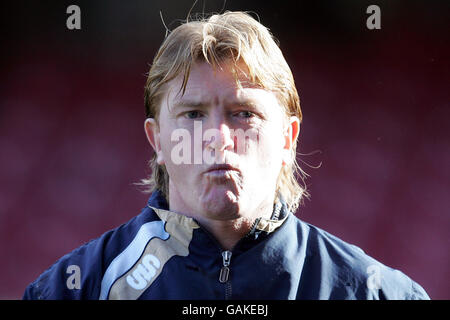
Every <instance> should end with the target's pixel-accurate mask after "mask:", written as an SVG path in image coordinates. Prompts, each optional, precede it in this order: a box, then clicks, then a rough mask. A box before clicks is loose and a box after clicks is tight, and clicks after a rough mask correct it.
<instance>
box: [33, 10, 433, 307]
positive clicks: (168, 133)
mask: <svg viewBox="0 0 450 320" xmlns="http://www.w3.org/2000/svg"><path fill="white" fill-rule="evenodd" d="M145 105H146V109H147V117H148V118H147V120H146V121H145V132H146V135H147V138H148V140H149V142H150V144H151V146H152V147H153V149H154V151H155V153H154V157H153V159H152V161H151V164H152V169H153V170H152V176H151V177H150V179H148V180H144V184H148V185H149V187H150V191H152V195H151V197H150V200H149V202H148V205H147V207H145V208H144V209H143V210H142V212H141V213H140V214H139V215H138V216H136V217H135V218H133V219H132V220H130V221H129V222H128V223H126V224H124V225H122V226H120V227H118V228H116V229H114V230H111V231H109V232H107V233H105V234H104V235H102V236H101V237H100V238H98V239H96V240H93V241H91V242H89V243H87V244H85V245H84V246H82V247H80V248H78V249H76V250H75V251H73V252H72V253H69V254H68V255H66V256H64V257H62V258H61V259H60V260H59V261H57V262H56V263H55V264H54V265H53V266H52V267H50V268H49V269H48V270H47V271H45V272H44V273H43V274H42V275H41V276H40V277H39V278H38V279H37V280H36V281H34V282H33V283H32V284H31V285H30V286H29V287H28V288H27V289H26V291H25V294H24V298H25V299H428V296H427V294H426V293H425V291H424V290H423V289H422V288H421V287H420V286H419V285H418V284H417V283H415V282H414V281H412V280H411V279H410V278H408V277H407V276H406V275H404V274H403V273H401V272H400V271H396V270H393V269H391V268H389V267H387V266H384V265H383V264H381V263H379V262H377V261H376V260H374V259H372V258H371V257H369V256H367V255H366V254H364V252H363V251H362V250H361V249H359V248H357V247H355V246H352V245H350V244H347V243H345V242H343V241H342V240H339V239H337V238H336V237H334V236H332V235H330V234H328V233H326V232H325V231H323V230H321V229H319V228H316V227H314V226H312V225H309V224H307V223H304V222H302V221H300V220H299V219H298V218H296V217H295V216H294V215H293V212H295V210H296V208H297V207H298V205H299V202H300V201H301V200H302V197H304V196H305V195H306V193H305V190H304V188H302V187H301V185H300V184H299V183H298V182H297V180H296V175H295V174H296V173H297V172H298V171H299V168H298V165H297V163H296V160H295V155H296V153H295V150H296V141H297V137H298V134H299V130H300V121H301V119H302V114H301V109H300V103H299V97H298V94H297V90H296V88H295V84H294V79H293V76H292V73H291V71H290V69H289V66H288V65H287V63H286V61H285V59H284V57H283V55H282V53H281V51H280V49H279V48H278V46H277V45H276V43H275V42H274V40H273V38H272V36H271V34H270V33H269V32H268V30H267V29H266V28H265V27H264V26H262V25H261V24H260V23H258V22H257V21H256V20H254V19H253V18H252V17H250V16H249V15H247V14H246V13H243V12H226V13H224V14H221V15H213V16H211V17H210V18H209V19H207V20H201V21H191V22H187V23H185V24H183V25H181V26H179V27H178V28H176V29H175V30H173V31H172V32H171V33H170V34H169V35H168V36H167V37H166V39H165V41H164V43H163V44H162V46H161V48H160V50H159V51H158V53H157V55H156V57H155V59H154V62H153V65H152V67H151V69H150V72H149V75H148V80H147V85H146V90H145ZM300 173H301V172H300ZM68 270H69V271H70V272H68ZM71 270H75V271H76V272H77V273H78V276H79V278H78V279H77V278H76V277H75V273H72V271H71Z"/></svg>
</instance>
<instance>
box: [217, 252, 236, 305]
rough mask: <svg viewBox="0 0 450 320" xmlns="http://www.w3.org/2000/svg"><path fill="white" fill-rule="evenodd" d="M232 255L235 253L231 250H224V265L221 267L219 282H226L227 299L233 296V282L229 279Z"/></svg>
mask: <svg viewBox="0 0 450 320" xmlns="http://www.w3.org/2000/svg"><path fill="white" fill-rule="evenodd" d="M232 255H233V253H232V252H231V251H229V250H225V251H222V261H223V266H222V268H221V269H220V274H219V282H220V283H223V284H225V300H228V299H229V298H231V282H230V281H229V278H230V263H231V256H232Z"/></svg>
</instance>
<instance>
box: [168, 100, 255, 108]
mask: <svg viewBox="0 0 450 320" xmlns="http://www.w3.org/2000/svg"><path fill="white" fill-rule="evenodd" d="M208 105H209V103H208V102H203V101H191V100H179V101H177V102H175V103H174V104H173V105H172V108H171V109H172V110H175V109H179V108H198V109H203V108H206V107H207V106H208ZM230 105H238V106H243V107H245V106H248V107H255V106H256V103H255V102H254V101H252V100H250V99H242V100H232V101H229V102H227V103H226V106H230Z"/></svg>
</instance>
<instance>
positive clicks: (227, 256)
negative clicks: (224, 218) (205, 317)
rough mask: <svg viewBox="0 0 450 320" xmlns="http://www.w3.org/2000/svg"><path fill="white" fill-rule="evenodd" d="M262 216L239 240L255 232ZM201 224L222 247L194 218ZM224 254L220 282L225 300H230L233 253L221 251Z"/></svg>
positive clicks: (214, 240) (212, 238)
mask: <svg viewBox="0 0 450 320" xmlns="http://www.w3.org/2000/svg"><path fill="white" fill-rule="evenodd" d="M259 220H260V218H258V219H256V220H255V222H254V223H253V225H252V227H251V228H250V230H249V231H248V233H247V234H246V235H245V236H244V237H243V238H242V239H240V240H239V241H238V243H239V242H241V241H242V240H243V239H244V238H246V237H248V235H249V234H250V233H252V232H253V230H254V229H255V227H256V225H257V224H258V222H259ZM194 221H195V222H196V223H197V224H198V225H199V226H200V228H202V229H203V231H204V232H205V233H206V234H207V235H208V236H209V237H210V238H211V240H213V242H214V243H215V244H216V245H217V246H218V247H219V248H221V249H222V246H221V245H220V244H219V243H218V242H217V240H216V239H215V238H214V237H213V236H212V235H211V234H210V233H209V231H208V230H206V229H205V228H203V227H202V226H201V225H200V224H199V223H198V221H196V220H194ZM221 254H222V268H221V269H220V274H219V282H220V283H223V284H224V285H225V300H229V299H230V298H231V293H232V288H231V281H230V263H231V256H232V255H233V253H232V252H231V250H223V251H221Z"/></svg>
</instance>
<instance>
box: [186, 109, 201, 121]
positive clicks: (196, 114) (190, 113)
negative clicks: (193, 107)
mask: <svg viewBox="0 0 450 320" xmlns="http://www.w3.org/2000/svg"><path fill="white" fill-rule="evenodd" d="M185 115H186V117H187V118H188V119H197V118H198V117H200V116H201V114H200V112H198V111H188V112H186V113H185Z"/></svg>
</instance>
